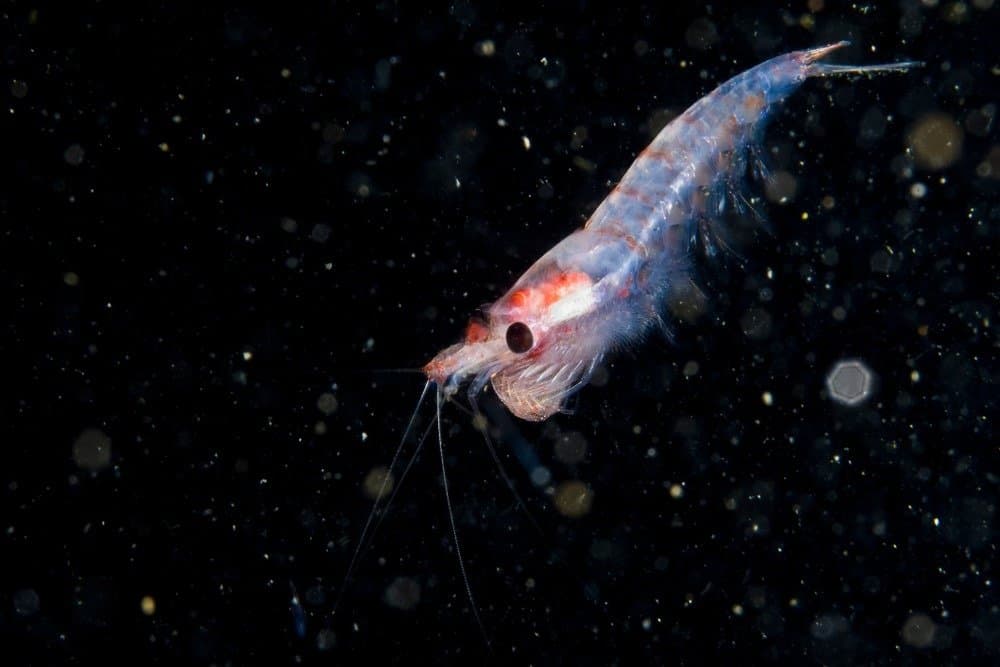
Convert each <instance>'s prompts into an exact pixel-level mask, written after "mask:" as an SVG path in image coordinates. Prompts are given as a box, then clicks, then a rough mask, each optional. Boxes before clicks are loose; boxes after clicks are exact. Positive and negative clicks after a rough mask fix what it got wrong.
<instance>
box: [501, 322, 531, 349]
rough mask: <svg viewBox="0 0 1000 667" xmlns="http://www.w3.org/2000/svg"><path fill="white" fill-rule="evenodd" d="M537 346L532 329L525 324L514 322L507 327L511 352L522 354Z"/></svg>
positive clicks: (508, 344)
mask: <svg viewBox="0 0 1000 667" xmlns="http://www.w3.org/2000/svg"><path fill="white" fill-rule="evenodd" d="M534 344H535V337H534V336H532V335H531V329H529V328H528V325H527V324H525V323H524V322H514V323H513V324H512V325H510V326H509V327H507V347H509V348H510V351H511V352H516V353H517V354H521V353H522V352H527V351H528V350H530V349H531V346H532V345H534Z"/></svg>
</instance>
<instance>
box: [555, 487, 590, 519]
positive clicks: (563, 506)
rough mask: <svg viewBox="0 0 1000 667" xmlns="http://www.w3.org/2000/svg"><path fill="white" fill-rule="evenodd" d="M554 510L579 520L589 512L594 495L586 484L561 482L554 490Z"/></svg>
mask: <svg viewBox="0 0 1000 667" xmlns="http://www.w3.org/2000/svg"><path fill="white" fill-rule="evenodd" d="M554 500H555V505H556V509H557V510H558V511H559V513H560V514H562V515H563V516H568V517H569V518H571V519H579V518H580V517H582V516H586V515H587V513H588V512H590V508H591V506H592V505H593V503H594V494H593V492H592V491H591V490H590V487H588V486H587V485H586V484H584V483H583V482H581V481H578V480H572V481H569V482H563V483H562V484H560V485H559V486H558V487H557V488H556V494H555V498H554Z"/></svg>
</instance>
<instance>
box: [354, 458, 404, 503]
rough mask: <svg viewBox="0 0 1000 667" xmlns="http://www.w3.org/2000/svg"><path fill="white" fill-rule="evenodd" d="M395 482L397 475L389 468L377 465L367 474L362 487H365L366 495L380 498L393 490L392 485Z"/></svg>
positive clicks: (375, 498) (376, 498)
mask: <svg viewBox="0 0 1000 667" xmlns="http://www.w3.org/2000/svg"><path fill="white" fill-rule="evenodd" d="M395 482H396V480H395V477H394V476H393V474H392V473H391V472H390V471H389V469H388V468H386V467H383V466H376V467H374V468H372V469H371V470H370V471H369V472H368V474H367V475H365V481H364V484H363V487H362V488H363V489H364V492H365V495H366V496H368V497H369V498H370V499H372V500H378V499H379V498H382V497H384V496H385V495H386V494H387V493H389V492H390V491H392V487H393V484H395Z"/></svg>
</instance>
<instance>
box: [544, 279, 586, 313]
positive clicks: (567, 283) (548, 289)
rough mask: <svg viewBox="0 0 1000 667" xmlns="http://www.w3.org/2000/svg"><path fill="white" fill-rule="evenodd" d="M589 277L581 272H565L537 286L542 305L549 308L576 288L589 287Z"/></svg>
mask: <svg viewBox="0 0 1000 667" xmlns="http://www.w3.org/2000/svg"><path fill="white" fill-rule="evenodd" d="M590 283H591V280H590V276H588V275H587V274H586V273H584V272H583V271H567V272H566V273H559V274H556V275H555V276H553V277H552V278H551V279H550V280H548V281H546V282H544V283H542V284H541V285H539V286H538V289H539V291H540V292H541V294H542V304H543V305H545V306H551V305H552V304H553V303H555V302H556V301H559V300H560V299H562V298H563V297H564V296H566V294H567V293H568V292H570V291H571V290H574V289H576V288H578V287H581V286H584V285H589V284H590Z"/></svg>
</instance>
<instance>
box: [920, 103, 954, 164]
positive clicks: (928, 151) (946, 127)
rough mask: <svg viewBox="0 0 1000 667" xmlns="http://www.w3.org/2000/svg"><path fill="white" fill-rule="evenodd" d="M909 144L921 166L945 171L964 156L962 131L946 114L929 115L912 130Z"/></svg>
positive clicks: (935, 113)
mask: <svg viewBox="0 0 1000 667" xmlns="http://www.w3.org/2000/svg"><path fill="white" fill-rule="evenodd" d="M907 144H908V145H909V148H910V150H912V151H913V158H914V160H915V161H916V163H917V164H918V165H919V166H921V167H923V168H924V169H931V170H935V169H944V168H945V167H948V166H951V165H952V164H954V163H955V161H956V160H958V158H959V157H961V155H962V129H961V128H960V127H959V126H958V124H956V123H955V120H954V119H953V118H952V117H951V116H949V115H948V114H946V113H940V112H933V113H929V114H926V115H924V116H922V117H921V118H919V119H917V122H916V123H914V124H913V126H912V127H911V128H910V131H909V133H908V134H907Z"/></svg>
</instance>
